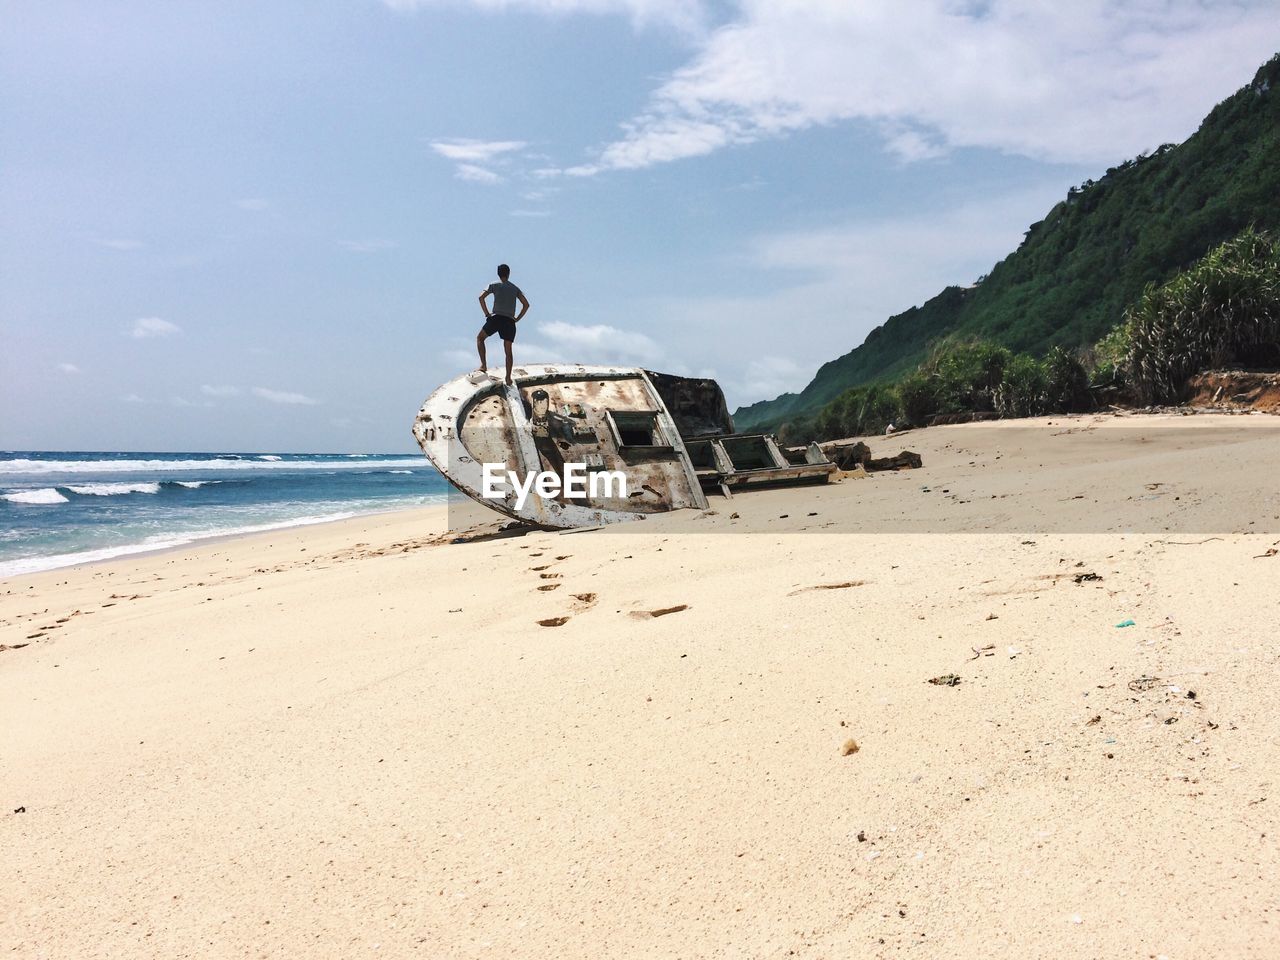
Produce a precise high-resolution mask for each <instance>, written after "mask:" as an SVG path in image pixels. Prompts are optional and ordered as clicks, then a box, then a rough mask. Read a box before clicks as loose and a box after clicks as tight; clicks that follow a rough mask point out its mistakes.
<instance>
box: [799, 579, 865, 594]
mask: <svg viewBox="0 0 1280 960" xmlns="http://www.w3.org/2000/svg"><path fill="white" fill-rule="evenodd" d="M866 585H867V581H865V580H846V581H844V583H815V584H814V585H813V586H811V587H800V588H799V589H797V590H792V591H791V592H790V593H788V594H787V596H788V597H794V596H795V595H796V594H797V593H808V592H809V591H810V590H847V589H848V588H849V587H865V586H866Z"/></svg>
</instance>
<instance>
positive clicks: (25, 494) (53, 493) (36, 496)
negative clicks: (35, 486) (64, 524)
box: [3, 487, 67, 503]
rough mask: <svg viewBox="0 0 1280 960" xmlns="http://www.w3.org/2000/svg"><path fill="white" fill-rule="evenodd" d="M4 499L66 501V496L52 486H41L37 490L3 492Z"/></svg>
mask: <svg viewBox="0 0 1280 960" xmlns="http://www.w3.org/2000/svg"><path fill="white" fill-rule="evenodd" d="M3 497H4V499H5V500H8V501H9V502H10V503H66V502H67V498H66V497H64V496H63V495H62V494H60V493H59V492H58V491H57V490H55V489H54V488H53V487H43V488H41V489H39V490H15V491H13V492H12V493H6V494H3Z"/></svg>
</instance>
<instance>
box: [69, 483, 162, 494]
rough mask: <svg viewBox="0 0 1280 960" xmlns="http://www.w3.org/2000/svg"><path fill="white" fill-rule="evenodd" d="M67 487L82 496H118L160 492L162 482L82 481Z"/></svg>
mask: <svg viewBox="0 0 1280 960" xmlns="http://www.w3.org/2000/svg"><path fill="white" fill-rule="evenodd" d="M67 489H68V490H70V491H71V492H72V493H78V494H80V496H82V497H118V496H121V495H123V494H126V493H159V492H160V483H159V482H158V481H156V482H153V483H82V484H78V485H77V486H74V487H70V486H69V487H67Z"/></svg>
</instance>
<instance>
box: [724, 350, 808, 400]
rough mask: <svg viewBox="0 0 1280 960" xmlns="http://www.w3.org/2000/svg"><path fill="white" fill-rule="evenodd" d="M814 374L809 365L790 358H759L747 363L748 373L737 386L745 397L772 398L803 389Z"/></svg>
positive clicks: (741, 377) (740, 379) (742, 376)
mask: <svg viewBox="0 0 1280 960" xmlns="http://www.w3.org/2000/svg"><path fill="white" fill-rule="evenodd" d="M813 374H814V370H813V368H812V367H810V366H809V365H808V364H803V363H798V362H796V361H795V360H792V359H791V358H790V357H757V358H754V359H752V360H749V361H748V362H747V369H746V372H745V373H744V374H742V375H741V376H740V378H739V382H738V383H737V384H736V386H737V388H738V390H739V392H740V393H741V394H742V395H743V396H747V397H753V398H762V397H767V398H772V397H776V396H777V395H778V394H780V393H790V392H795V391H797V390H801V389H803V388H804V386H805V384H807V383H808V382H809V381H810V380H812V379H813Z"/></svg>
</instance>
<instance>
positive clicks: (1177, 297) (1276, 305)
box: [1126, 228, 1280, 403]
mask: <svg viewBox="0 0 1280 960" xmlns="http://www.w3.org/2000/svg"><path fill="white" fill-rule="evenodd" d="M1126 320H1127V325H1128V331H1129V340H1130V343H1129V355H1128V362H1129V368H1130V370H1131V372H1132V375H1133V380H1134V385H1135V387H1136V390H1137V393H1138V396H1139V399H1140V400H1142V401H1143V402H1146V403H1175V402H1177V401H1178V400H1179V399H1180V398H1181V395H1182V392H1183V390H1184V389H1185V387H1186V383H1187V380H1188V379H1189V378H1190V377H1191V376H1193V375H1194V374H1196V373H1199V372H1200V371H1202V370H1205V369H1208V368H1210V367H1216V366H1221V365H1223V364H1228V363H1238V364H1241V365H1244V366H1264V365H1275V364H1276V363H1277V362H1280V241H1278V240H1276V239H1273V238H1272V237H1271V236H1269V235H1267V234H1265V233H1259V232H1257V231H1255V230H1253V229H1252V228H1249V229H1246V230H1245V231H1243V232H1242V233H1241V234H1240V235H1239V236H1237V237H1236V238H1235V239H1233V240H1229V241H1227V242H1226V243H1224V244H1222V245H1221V246H1220V247H1217V248H1215V249H1214V250H1211V251H1210V252H1209V253H1208V254H1207V255H1205V256H1204V257H1203V258H1202V259H1201V260H1199V261H1198V262H1197V263H1196V264H1195V265H1194V266H1192V267H1190V268H1188V269H1187V270H1185V271H1183V272H1182V273H1180V274H1178V275H1177V276H1176V277H1174V278H1173V279H1172V280H1170V281H1169V282H1168V283H1165V284H1164V285H1162V286H1158V287H1157V286H1155V285H1154V284H1153V285H1149V286H1148V287H1147V289H1146V290H1145V292H1144V293H1143V295H1142V298H1141V299H1140V300H1139V301H1138V302H1137V303H1136V304H1135V305H1134V306H1133V307H1131V308H1130V309H1129V311H1128V313H1127V315H1126Z"/></svg>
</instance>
